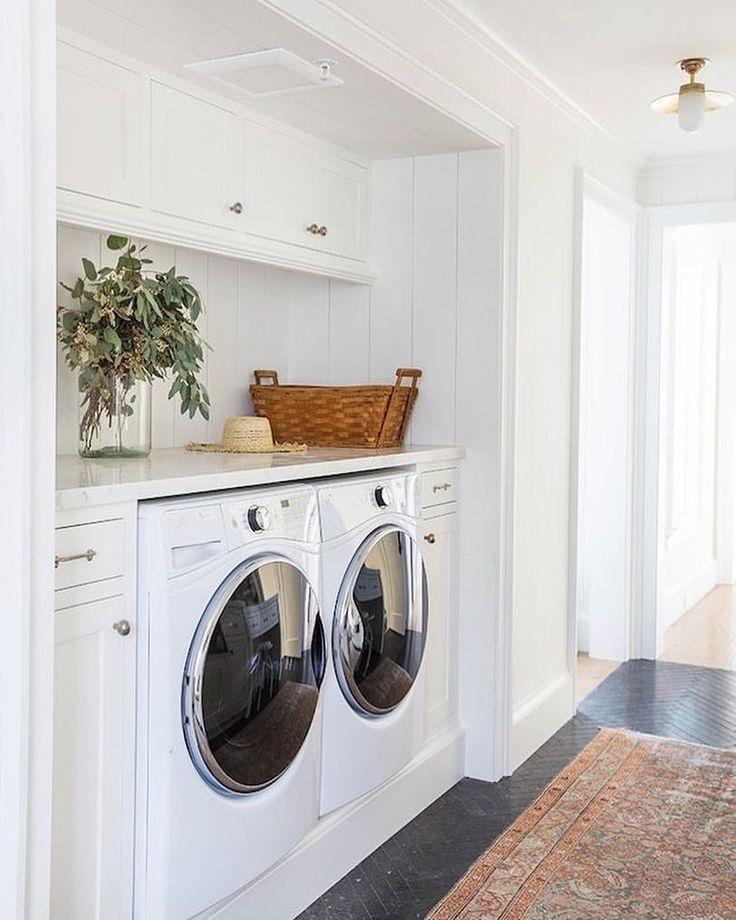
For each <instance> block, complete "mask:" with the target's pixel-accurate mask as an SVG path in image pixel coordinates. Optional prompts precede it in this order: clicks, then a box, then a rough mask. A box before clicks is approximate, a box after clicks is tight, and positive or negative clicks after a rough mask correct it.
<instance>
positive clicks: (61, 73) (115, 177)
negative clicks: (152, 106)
mask: <svg viewBox="0 0 736 920" xmlns="http://www.w3.org/2000/svg"><path fill="white" fill-rule="evenodd" d="M57 73H58V77H57V80H58V82H57V93H58V103H57V122H58V126H57V127H58V149H57V162H58V177H57V184H58V186H59V188H64V189H69V190H71V191H74V192H81V193H83V194H85V195H94V196H95V197H98V198H106V199H109V200H111V201H119V202H123V203H124V204H135V205H140V204H141V201H142V178H141V177H142V170H141V165H142V161H141V157H142V143H143V141H142V138H143V130H142V125H143V117H144V100H145V92H144V80H143V78H142V77H141V75H140V74H138V73H135V72H134V71H131V70H127V69H126V68H124V67H119V66H117V65H116V64H111V63H110V62H109V61H105V60H103V58H100V57H97V56H96V55H94V54H89V53H88V52H86V51H81V50H80V49H79V48H75V47H73V46H72V45H67V44H64V43H63V42H60V43H59V45H58V70H57Z"/></svg>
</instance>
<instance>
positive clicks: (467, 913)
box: [427, 729, 736, 920]
mask: <svg viewBox="0 0 736 920" xmlns="http://www.w3.org/2000/svg"><path fill="white" fill-rule="evenodd" d="M624 917H626V918H637V917H638V918H647V920H653V918H658V920H659V918H661V920H736V751H724V750H717V749H715V748H708V747H701V746H699V745H692V744H686V743H683V742H679V741H670V740H668V739H663V738H654V737H652V736H649V735H638V734H634V733H633V732H624V731H612V730H609V729H603V730H602V731H600V732H599V734H598V735H597V736H596V737H595V738H594V740H593V741H591V742H590V744H588V745H587V747H585V748H584V749H583V750H582V751H581V753H580V754H578V756H577V757H576V758H575V760H574V761H573V762H572V763H571V764H570V766H569V767H568V768H567V769H566V770H564V771H563V772H562V773H560V774H559V775H558V776H557V777H556V778H555V779H554V780H553V782H552V783H550V785H549V786H548V787H547V788H546V789H545V790H544V792H543V793H542V794H541V796H540V797H539V798H538V799H537V801H536V802H534V804H533V805H531V806H530V807H529V808H527V810H526V811H525V812H524V813H523V814H522V815H520V817H519V818H517V820H516V821H515V822H514V823H513V824H512V825H511V827H510V828H509V829H508V830H507V831H506V832H505V833H504V834H502V835H501V837H499V838H498V840H497V841H496V842H495V843H494V844H493V845H492V846H491V847H490V848H489V849H488V850H486V852H485V853H484V854H483V855H482V856H481V857H480V859H478V860H477V861H476V862H475V863H474V864H473V865H472V866H471V868H470V870H469V871H468V872H467V873H466V875H465V876H464V877H463V878H462V879H461V880H460V881H459V882H458V884H457V885H456V886H455V887H454V888H453V889H452V890H451V891H450V893H449V894H448V895H447V896H446V897H445V898H444V899H443V900H442V901H441V902H440V903H439V904H438V905H437V906H436V907H435V908H434V910H433V911H431V913H430V914H429V915H428V918H427V920H430V918H431V920H521V918H523V920H542V918H544V920H550V918H555V920H590V918H601V920H603V918H605V920H618V918H624Z"/></svg>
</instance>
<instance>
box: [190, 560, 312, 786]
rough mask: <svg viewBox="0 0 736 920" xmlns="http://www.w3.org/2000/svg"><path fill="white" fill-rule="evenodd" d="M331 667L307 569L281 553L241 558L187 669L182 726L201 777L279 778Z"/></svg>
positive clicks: (224, 780)
mask: <svg viewBox="0 0 736 920" xmlns="http://www.w3.org/2000/svg"><path fill="white" fill-rule="evenodd" d="M323 675H324V633H323V630H322V623H321V619H320V615H319V607H318V602H317V596H316V594H315V592H314V589H313V588H312V586H311V584H310V583H309V580H308V579H307V576H306V575H305V573H304V572H303V571H302V570H301V568H299V566H297V565H296V564H295V563H294V562H292V561H291V560H289V559H287V558H285V557H283V556H280V555H277V554H269V555H262V556H258V557H256V558H252V559H249V560H247V561H246V562H244V563H242V564H241V565H240V566H238V568H236V569H235V570H234V571H233V572H231V574H230V575H229V576H228V577H227V578H226V579H225V581H224V582H223V583H222V584H221V585H220V587H219V588H218V589H217V591H216V592H215V594H214V595H213V597H212V599H211V600H210V602H209V603H208V605H207V607H206V609H205V611H204V614H203V615H202V618H201V619H200V622H199V625H198V627H197V630H196V632H195V634H194V638H193V640H192V644H191V646H190V650H189V655H188V657H187V663H186V669H185V673H184V681H183V686H182V717H183V723H184V734H185V738H186V743H187V747H188V749H189V753H190V756H191V757H192V760H193V762H194V765H195V766H196V768H197V770H198V771H199V773H200V774H201V775H202V777H203V778H204V779H205V780H206V781H207V782H208V783H209V784H210V785H211V786H213V787H214V788H215V789H216V790H217V791H218V792H221V793H225V794H229V795H243V794H247V793H251V792H256V791H258V790H259V789H263V788H265V787H266V786H269V785H270V784H271V783H273V782H275V781H276V780H277V779H278V778H279V776H281V774H282V773H284V771H285V770H286V769H287V768H288V767H289V765H290V764H291V763H292V762H293V760H294V758H295V757H296V755H297V754H298V752H299V750H300V749H301V746H302V744H303V743H304V740H305V738H306V737H307V734H308V732H309V728H310V726H311V724H312V721H313V718H314V714H315V711H316V708H317V701H318V695H319V688H320V684H321V682H322V677H323Z"/></svg>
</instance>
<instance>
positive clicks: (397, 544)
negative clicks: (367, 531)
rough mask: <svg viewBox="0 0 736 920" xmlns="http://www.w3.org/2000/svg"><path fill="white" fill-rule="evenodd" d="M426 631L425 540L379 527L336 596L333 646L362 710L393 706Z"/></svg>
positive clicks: (409, 679) (415, 668) (376, 712)
mask: <svg viewBox="0 0 736 920" xmlns="http://www.w3.org/2000/svg"><path fill="white" fill-rule="evenodd" d="M426 636H427V579H426V575H425V572H424V563H423V562H422V557H421V553H420V552H419V547H418V546H417V544H416V541H415V540H414V539H413V537H412V536H411V535H410V534H409V533H407V532H406V531H405V530H402V529H400V528H398V527H385V528H381V529H379V530H377V531H375V532H374V533H372V534H371V535H370V536H369V537H368V539H367V540H366V541H365V542H364V543H363V545H362V546H361V547H360V549H359V550H358V552H357V553H356V554H355V556H354V557H353V561H352V563H351V564H350V567H349V569H348V572H347V574H346V577H345V581H344V582H343V586H342V590H341V592H340V596H339V597H338V601H337V609H336V611H335V618H334V624H333V642H332V652H333V658H334V662H335V669H336V672H337V677H338V680H339V682H340V686H341V687H342V691H343V693H344V695H345V698H346V699H347V701H348V702H349V703H350V705H351V706H352V707H353V708H354V709H355V710H356V711H357V712H359V713H361V715H368V716H381V715H384V714H385V713H388V712H391V710H392V709H395V708H396V706H398V705H399V703H400V702H401V701H402V700H403V699H404V697H405V696H406V695H407V693H408V692H409V691H410V690H411V687H412V685H413V683H414V680H415V678H416V676H417V674H418V673H419V668H420V666H421V663H422V656H423V654H424V645H425V642H426Z"/></svg>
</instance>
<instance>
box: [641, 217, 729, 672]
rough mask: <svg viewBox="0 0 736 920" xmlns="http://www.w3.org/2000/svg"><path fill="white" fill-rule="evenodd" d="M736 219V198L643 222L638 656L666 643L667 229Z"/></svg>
mask: <svg viewBox="0 0 736 920" xmlns="http://www.w3.org/2000/svg"><path fill="white" fill-rule="evenodd" d="M717 223H736V201H716V202H701V203H697V204H681V205H668V206H666V207H653V208H648V209H647V211H646V216H645V218H644V221H643V224H642V231H643V232H642V242H641V249H640V255H642V254H645V256H646V276H645V277H644V278H642V281H641V290H642V291H643V292H645V296H644V297H643V298H642V304H641V306H642V308H643V309H640V310H639V313H640V314H641V322H642V326H643V327H644V328H643V332H644V338H643V340H641V341H640V342H639V347H638V349H637V364H638V367H637V379H638V392H637V402H638V415H639V418H638V422H637V424H638V428H637V432H636V438H635V440H636V441H637V442H638V443H639V444H640V445H641V446H642V452H641V456H640V457H639V458H638V460H637V465H636V466H637V468H636V476H637V478H638V481H639V490H638V491H639V502H640V504H639V512H640V515H641V518H640V520H639V522H638V525H637V526H638V531H639V532H638V535H637V541H636V547H637V550H636V551H637V554H638V557H639V559H640V562H639V565H640V571H639V573H638V578H637V580H636V582H635V597H634V604H635V611H636V619H637V621H638V622H637V627H638V643H639V647H638V649H637V651H636V654H637V655H639V656H641V657H643V658H656V657H657V655H658V653H659V647H660V643H661V628H660V627H659V626H658V615H657V613H658V605H659V603H660V597H659V559H658V527H659V520H658V516H659V464H660V452H659V429H660V362H661V346H662V343H661V338H662V334H661V327H662V259H663V240H664V231H665V229H667V228H668V227H675V226H685V225H690V226H692V225H695V224H717Z"/></svg>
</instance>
